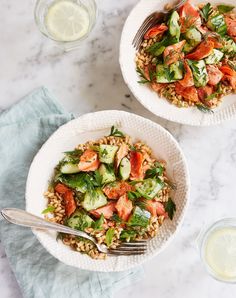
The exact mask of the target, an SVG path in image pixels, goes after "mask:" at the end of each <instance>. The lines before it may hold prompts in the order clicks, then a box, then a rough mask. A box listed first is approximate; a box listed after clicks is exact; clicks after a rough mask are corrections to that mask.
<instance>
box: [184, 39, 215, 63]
mask: <svg viewBox="0 0 236 298" xmlns="http://www.w3.org/2000/svg"><path fill="white" fill-rule="evenodd" d="M213 49H214V42H212V41H206V40H205V41H203V42H201V43H200V44H199V45H198V46H197V48H196V49H195V50H194V52H192V53H190V54H188V55H186V58H187V59H190V60H201V59H203V58H206V57H207V56H209V55H210V54H211V53H212V51H213Z"/></svg>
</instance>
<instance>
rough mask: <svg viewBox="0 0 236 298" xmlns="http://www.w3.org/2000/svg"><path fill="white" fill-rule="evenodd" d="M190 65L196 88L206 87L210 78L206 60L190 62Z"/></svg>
mask: <svg viewBox="0 0 236 298" xmlns="http://www.w3.org/2000/svg"><path fill="white" fill-rule="evenodd" d="M188 64H189V66H190V68H191V70H192V72H193V79H194V85H195V86H196V87H204V86H206V84H207V82H208V80H209V78H208V74H207V69H206V64H205V61H204V60H199V61H193V60H188Z"/></svg>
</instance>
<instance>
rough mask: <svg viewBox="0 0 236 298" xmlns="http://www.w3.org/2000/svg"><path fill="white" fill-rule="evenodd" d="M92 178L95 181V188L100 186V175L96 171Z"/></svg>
mask: <svg viewBox="0 0 236 298" xmlns="http://www.w3.org/2000/svg"><path fill="white" fill-rule="evenodd" d="M94 178H95V181H96V184H97V185H96V186H102V175H101V174H100V173H99V171H98V170H96V171H95V172H94Z"/></svg>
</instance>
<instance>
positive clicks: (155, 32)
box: [144, 24, 168, 39]
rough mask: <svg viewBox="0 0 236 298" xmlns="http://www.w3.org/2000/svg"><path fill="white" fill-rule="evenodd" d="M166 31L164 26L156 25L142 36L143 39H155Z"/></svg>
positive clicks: (166, 28)
mask: <svg viewBox="0 0 236 298" xmlns="http://www.w3.org/2000/svg"><path fill="white" fill-rule="evenodd" d="M167 30H168V27H167V26H166V25H165V24H160V25H156V26H154V27H152V28H151V29H149V30H148V31H147V32H146V34H145V35H144V39H150V38H153V37H156V36H157V35H159V34H163V33H164V32H165V31H167Z"/></svg>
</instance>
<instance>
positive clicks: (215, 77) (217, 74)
mask: <svg viewBox="0 0 236 298" xmlns="http://www.w3.org/2000/svg"><path fill="white" fill-rule="evenodd" d="M206 68H207V73H208V78H209V81H208V84H209V85H213V86H215V85H217V84H218V83H219V82H220V81H221V79H222V78H223V73H222V72H221V71H220V70H219V68H218V67H217V66H215V65H207V67H206Z"/></svg>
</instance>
